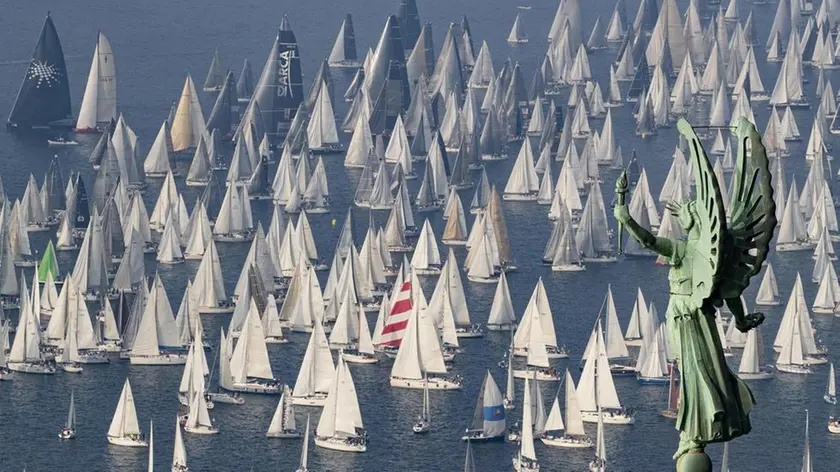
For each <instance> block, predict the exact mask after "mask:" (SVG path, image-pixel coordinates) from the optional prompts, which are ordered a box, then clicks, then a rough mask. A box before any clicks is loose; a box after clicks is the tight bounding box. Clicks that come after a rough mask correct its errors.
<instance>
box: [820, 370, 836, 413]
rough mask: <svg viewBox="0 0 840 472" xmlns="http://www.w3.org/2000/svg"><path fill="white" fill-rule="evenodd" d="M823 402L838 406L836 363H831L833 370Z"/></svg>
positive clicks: (829, 375)
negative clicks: (835, 375)
mask: <svg viewBox="0 0 840 472" xmlns="http://www.w3.org/2000/svg"><path fill="white" fill-rule="evenodd" d="M823 400H825V402H826V403H829V404H831V405H836V404H837V387H836V385H835V379H834V363H833V362H832V363H831V368H830V369H829V371H828V387H826V389H825V395H823Z"/></svg>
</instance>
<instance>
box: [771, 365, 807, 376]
mask: <svg viewBox="0 0 840 472" xmlns="http://www.w3.org/2000/svg"><path fill="white" fill-rule="evenodd" d="M776 370H778V371H779V372H784V373H786V374H803V375H805V374H810V373H812V371H811V369H810V368H809V367H808V366H804V365H792V364H776Z"/></svg>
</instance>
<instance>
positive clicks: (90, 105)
mask: <svg viewBox="0 0 840 472" xmlns="http://www.w3.org/2000/svg"><path fill="white" fill-rule="evenodd" d="M115 119H117V70H116V65H115V63H114V51H113V50H112V49H111V44H110V43H109V42H108V39H107V38H106V37H105V35H104V34H102V31H99V33H98V34H97V37H96V48H95V49H94V50H93V62H91V64H90V72H89V73H88V80H87V86H85V94H84V97H83V98H82V106H81V108H80V109H79V119H78V120H77V121H76V127H75V128H73V132H74V133H92V132H97V131H103V130H105V128H106V127H107V126H108V124H109V123H110V122H111V120H115Z"/></svg>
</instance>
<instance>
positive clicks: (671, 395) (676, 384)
mask: <svg viewBox="0 0 840 472" xmlns="http://www.w3.org/2000/svg"><path fill="white" fill-rule="evenodd" d="M670 367H671V370H670V373H669V376H668V406H667V407H666V408H665V409H664V410H662V411H660V412H659V414H660V415H662V416H664V417H665V418H670V419H672V420H675V419H677V415H678V414H679V411H680V373H679V370H678V368H677V363H676V362H672V363H671V364H670ZM741 378H743V377H741Z"/></svg>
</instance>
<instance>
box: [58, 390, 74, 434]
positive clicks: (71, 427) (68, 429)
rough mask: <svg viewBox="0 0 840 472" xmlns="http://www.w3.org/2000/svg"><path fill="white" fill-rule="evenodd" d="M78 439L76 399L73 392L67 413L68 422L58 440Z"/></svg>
mask: <svg viewBox="0 0 840 472" xmlns="http://www.w3.org/2000/svg"><path fill="white" fill-rule="evenodd" d="M75 437H76V398H75V395H74V394H73V392H70V409H69V410H68V411H67V422H66V423H64V428H62V429H61V432H60V433H58V439H65V440H66V439H73V438H75Z"/></svg>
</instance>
